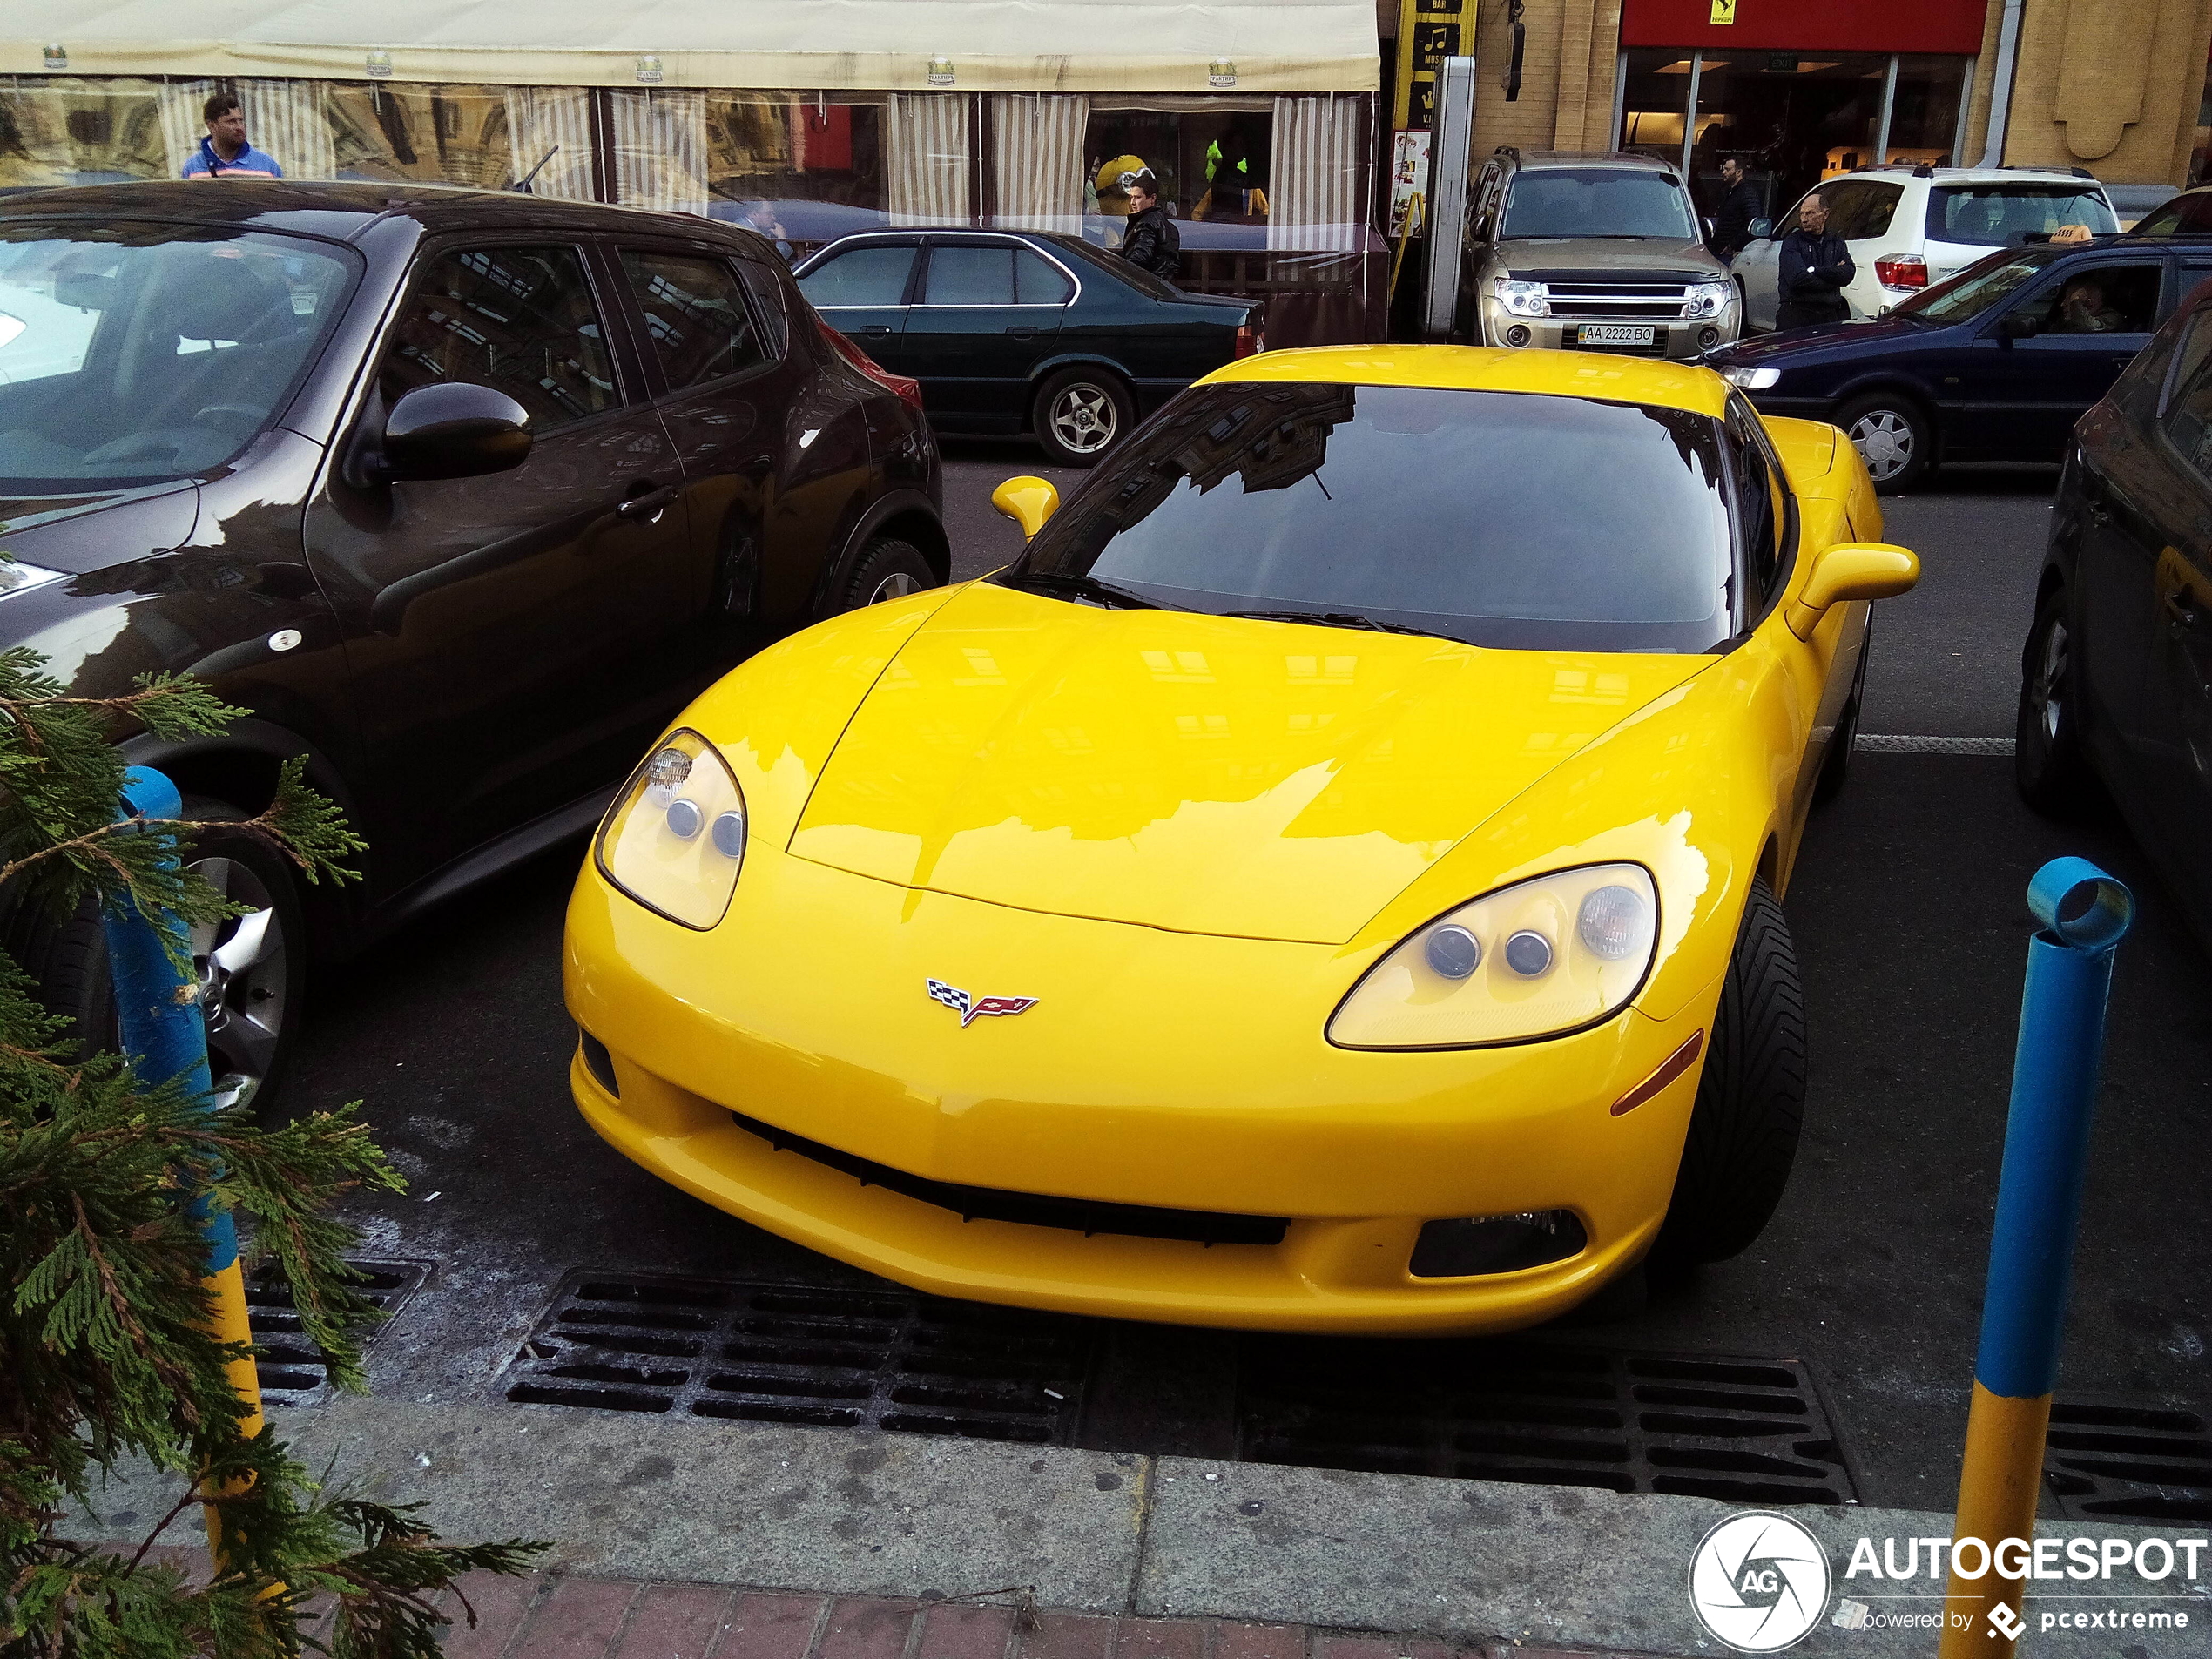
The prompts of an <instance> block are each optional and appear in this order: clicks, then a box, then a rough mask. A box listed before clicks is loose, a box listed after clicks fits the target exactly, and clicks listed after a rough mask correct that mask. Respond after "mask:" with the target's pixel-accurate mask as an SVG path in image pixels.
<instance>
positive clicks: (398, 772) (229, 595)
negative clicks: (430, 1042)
mask: <svg viewBox="0 0 2212 1659" xmlns="http://www.w3.org/2000/svg"><path fill="white" fill-rule="evenodd" d="M940 506H941V484H940V477H939V469H938V461H937V452H936V448H935V445H934V441H933V439H932V437H931V435H930V433H929V429H928V427H927V423H926V422H925V421H923V419H922V418H921V410H920V407H919V398H918V395H917V394H916V392H915V388H914V386H913V384H912V383H911V382H904V381H892V380H890V379H889V378H888V377H885V376H883V374H882V371H881V370H880V369H874V368H873V367H872V366H870V367H868V368H861V367H859V366H856V365H855V364H854V363H853V361H850V360H849V359H848V357H847V356H846V349H845V347H844V346H843V342H842V341H839V340H838V338H837V336H835V335H833V334H830V333H829V332H828V331H827V330H826V328H824V327H822V326H821V325H820V323H819V320H817V319H816V318H815V316H814V314H813V312H812V311H810V310H809V309H808V307H807V305H806V300H805V299H804V298H803V297H802V296H801V295H800V294H799V291H798V288H797V287H796V286H795V285H794V284H793V283H792V280H791V278H790V276H789V273H786V271H785V270H784V268H783V266H782V263H781V261H780V260H778V259H777V257H776V255H775V253H774V251H773V250H772V248H771V247H770V246H769V245H768V244H767V243H765V242H764V241H762V240H761V239H759V238H758V237H755V236H752V235H751V234H749V233H744V232H740V231H736V230H732V229H725V228H723V227H720V226H712V225H710V224H707V223H705V221H703V220H699V219H690V218H682V217H678V216H676V215H672V214H671V215H664V214H654V213H640V212H627V211H623V210H617V209H613V208H602V207H594V206H583V205H577V204H570V203H563V202H557V201H553V200H550V199H542V198H538V199H534V198H531V197H529V196H520V195H511V194H490V193H483V192H468V191H456V190H442V189H430V188H422V187H416V186H408V185H401V186H390V185H328V184H254V185H212V186H211V185H205V184H183V183H178V184H146V185H106V186H103V187H100V188H97V189H86V190H66V191H49V192H32V193H28V194H24V195H18V196H15V197H12V198H10V199H9V200H8V201H7V202H6V203H5V205H4V206H3V207H0V554H4V555H5V556H6V560H7V561H8V562H7V563H5V564H4V565H0V644H6V645H10V646H28V647H30V648H31V649H33V650H36V651H38V652H39V653H40V654H41V655H43V656H44V657H45V658H48V659H49V661H50V662H51V664H52V671H53V672H54V674H55V675H56V676H57V678H60V679H61V680H62V681H63V682H64V684H65V685H67V686H68V687H69V688H70V690H71V692H72V693H73V694H75V695H78V696H81V697H106V696H113V695H115V694H117V693H118V692H122V691H127V690H128V689H129V688H130V686H131V685H132V681H133V678H134V677H136V676H138V675H140V674H145V673H151V672H158V671H164V670H176V671H190V672H192V673H197V674H199V675H202V676H204V677H206V678H208V679H210V680H212V682H213V684H214V686H215V688H216V690H217V691H219V692H220V693H221V695H222V696H223V697H224V698H226V700H228V701H229V702H231V703H233V704H235V705H241V706H243V707H244V708H245V709H246V710H247V711H248V714H247V718H245V719H243V720H241V721H239V723H238V724H237V725H236V726H234V727H233V729H232V731H231V732H230V733H229V734H228V735H227V736H226V737H224V738H220V739H214V740H208V741H205V742H198V743H190V744H183V745H177V744H163V743H157V742H155V741H153V740H152V739H151V738H148V737H146V736H144V735H141V736H139V737H138V738H132V739H131V740H130V741H129V742H127V743H126V744H125V754H126V755H127V757H128V758H129V759H132V760H137V761H142V762H144V763H145V764H147V765H156V766H159V767H161V768H163V769H164V770H165V771H167V772H169V773H170V774H171V775H172V777H173V778H174V779H176V781H177V783H178V784H179V786H180V787H181V788H182V789H183V791H184V792H185V799H186V804H187V806H188V809H189V810H190V811H191V812H192V813H193V814H194V815H195V816H199V817H204V818H213V819H240V818H246V817H250V816H251V815H253V813H257V812H259V811H260V809H261V807H262V806H265V805H266V803H267V801H268V799H269V795H270V792H271V789H272V787H273V783H274V779H275V777H276V773H277V769H278V767H279V766H280V765H281V764H282V763H283V762H284V761H286V760H287V759H291V758H293V757H295V756H297V757H302V758H304V759H305V760H306V763H307V779H308V780H309V781H310V782H311V783H312V784H313V785H314V786H316V787H317V788H319V789H320V790H322V791H323V792H325V793H327V794H328V795H331V796H333V797H334V798H335V799H337V800H338V801H339V802H340V804H341V806H343V807H344V808H345V810H346V812H347V814H348V816H349V817H350V818H351V819H352V821H353V823H354V826H355V827H356V828H358V829H359V830H360V831H361V833H363V834H364V835H365V836H366V837H367V838H368V843H369V848H368V853H367V855H366V856H365V858H364V859H363V860H361V862H362V865H363V868H364V873H365V874H366V876H367V880H366V881H365V883H363V884H362V885H361V886H360V887H346V888H343V889H340V890H338V891H335V892H334V891H330V890H329V889H328V888H327V887H323V888H314V889H307V890H305V891H303V890H302V889H301V888H300V886H299V884H298V883H297V882H296V880H294V877H293V871H292V869H291V867H290V866H289V865H288V864H287V861H286V860H283V859H281V858H278V857H274V856H273V855H272V854H271V853H270V851H269V849H268V847H267V846H266V844H265V843H263V842H262V841H260V840H258V839H257V838H255V837H253V836H251V835H247V834H242V833H227V834H226V833H220V832H214V833H205V834H203V835H202V836H201V837H200V838H199V840H198V842H197V843H196V850H195V852H194V853H193V857H194V859H195V860H196V861H198V862H199V864H200V865H201V867H203V868H204V869H205V870H206V872H207V873H208V874H209V876H210V878H211V879H212V880H215V881H216V882H217V884H218V885H219V887H223V888H224V889H225V890H226V891H227V892H228V893H229V894H230V896H231V897H232V898H233V900H238V901H239V902H240V903H242V904H244V905H245V906H246V907H248V911H249V914H247V915H246V917H244V918H243V919H241V920H239V921H233V922H228V923H226V924H225V925H224V927H222V928H221V929H220V930H219V931H217V930H212V929H211V930H209V931H208V933H207V934H206V936H205V937H202V938H199V939H196V940H195V941H194V954H195V955H196V956H197V957H198V958H199V972H200V977H201V985H202V1007H203V1008H205V1010H206V1015H207V1019H208V1025H209V1040H210V1046H211V1049H212V1058H213V1064H214V1070H215V1073H216V1075H217V1076H218V1078H219V1080H220V1087H222V1088H223V1089H225V1090H226V1092H228V1093H229V1094H231V1095H232V1096H234V1097H243V1096H246V1094H248V1093H250V1092H251V1091H253V1090H254V1089H257V1088H260V1087H262V1086H264V1085H265V1084H266V1082H267V1081H268V1080H269V1079H270V1078H271V1077H273V1076H274V1075H275V1073H276V1071H277V1069H278V1068H279V1066H280V1064H281V1062H282V1059H283V1055H284V1049H285V1046H286V1040H287V1036H288V1035H289V1034H290V1031H291V1029H292V1028H293V1025H294V1023H295V1022H296V1016H297V1014H298V1008H299V1001H300V987H301V979H300V974H301V968H302V963H303V961H304V958H305V956H306V954H307V951H308V949H309V948H311V947H313V948H335V947H341V946H344V945H347V944H352V943H358V942H359V941H361V940H363V939H365V938H367V937H369V936H371V935H372V934H374V933H375V932H377V931H379V930H380V929H382V928H384V927H389V926H390V925H392V924H393V923H395V922H396V921H400V920H401V919H402V918H405V917H408V916H410V915H413V914H416V913H418V912H419V911H420V910H421V909H422V908H423V907H425V906H428V905H429V904H431V903H433V902H434V901H435V900H440V899H442V898H444V897H446V896H448V894H453V893H455V891H457V890H459V889H460V888H461V887H464V886H466V885H468V884H469V883H470V882H473V881H476V880H481V879H482V878H483V877H485V876H487V875H489V874H491V873H495V872H496V871H498V870H499V869H502V868H503V867H506V866H508V865H509V864H511V863H513V862H515V861H516V860H519V859H522V858H523V857H526V856H528V855H529V854H530V853H535V852H536V851H538V850H540V849H542V848H543V847H545V846H548V845H550V843H552V842H554V841H555V840H559V839H561V838H563V837H565V836H569V835H572V834H575V833H578V832H580V831H582V830H583V829H585V828H587V827H588V826H590V825H591V824H592V823H593V822H595V821H596V820H597V818H598V817H599V815H600V813H601V812H602V811H603V809H604V806H605V805H606V802H607V800H608V799H609V798H610V794H611V792H612V790H613V788H614V786H616V785H617V783H619V782H620V780H621V779H623V778H624V776H625V775H626V774H627V772H629V771H630V769H631V766H632V765H634V764H635V763H636V761H637V757H638V755H639V754H640V753H641V752H643V751H644V748H645V747H646V746H647V745H649V744H650V743H651V739H652V738H653V737H654V735H655V734H656V733H657V732H659V730H660V729H661V728H662V726H663V725H664V724H665V722H666V721H667V720H668V719H669V718H671V716H672V715H673V714H674V713H675V712H676V711H678V709H680V708H681V707H682V706H683V705H684V704H685V702H686V701H687V700H689V699H690V698H691V696H692V695H693V694H694V693H695V692H696V691H698V690H699V689H701V688H702V687H704V686H705V685H709V684H711V682H713V681H714V680H715V679H717V678H719V677H720V676H721V675H723V674H724V673H725V672H726V671H728V670H729V669H730V668H731V666H732V664H735V663H737V662H738V660H740V659H741V658H744V657H745V656H747V655H748V654H749V653H751V652H752V651H756V650H758V649H759V648H760V647H761V646H762V645H764V644H766V643H768V642H769V641H771V640H772V639H774V638H776V637H779V635H782V634H785V633H787V632H789V631H792V629H794V628H797V627H799V626H801V625H803V624H806V623H807V622H809V621H811V620H813V618H815V617H820V616H823V615H825V614H826V613H828V612H832V611H836V610H845V609H847V608H849V607H851V606H853V605H857V604H867V603H868V602H870V601H871V600H874V599H879V598H888V597H896V596H897V595H900V594H903V593H910V592H913V591H914V590H917V589H919V588H921V587H925V586H929V585H932V584H934V583H941V582H942V581H943V580H944V579H945V577H946V576H947V573H948V548H947V545H946V541H945V536H944V532H943V530H942V529H941V522H940V519H941V516H940ZM0 913H3V914H4V921H3V923H0V925H4V926H5V927H6V929H7V937H8V940H9V942H10V946H11V948H13V950H14V954H16V956H17V960H19V961H23V962H24V963H25V965H26V966H28V967H30V968H31V969H32V971H33V972H34V973H36V974H38V975H39V976H40V978H41V980H42V982H43V987H44V992H45V995H46V996H47V1000H48V1001H49V1002H50V1004H51V1005H52V1006H54V1007H56V1008H57V1010H58V1011H60V1012H63V1013H66V1014H68V1015H71V1016H72V1017H73V1018H75V1019H76V1020H77V1021H78V1025H77V1029H78V1031H79V1032H80V1033H84V1034H85V1035H87V1036H89V1037H91V1038H94V1039H98V1037H99V1036H101V1035H103V1034H105V1033H111V1032H112V1031H113V1029H114V1015H113V1010H112V1006H111V1002H110V1001H109V998H108V994H107V986H106V971H105V959H104V956H103V954H102V944H101V936H100V927H99V922H98V916H97V915H96V914H94V913H92V912H91V909H90V908H89V907H88V908H86V909H84V910H81V911H79V912H78V914H76V915H74V916H57V915H51V914H42V913H41V912H40V911H39V910H38V909H37V907H35V906H33V905H31V904H30V903H29V902H28V901H27V900H26V899H25V897H24V895H23V894H20V893H0Z"/></svg>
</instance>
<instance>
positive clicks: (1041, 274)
mask: <svg viewBox="0 0 2212 1659" xmlns="http://www.w3.org/2000/svg"><path fill="white" fill-rule="evenodd" d="M1014 297H1015V299H1016V300H1018V301H1020V302H1021V303H1022V305H1025V306H1064V305H1066V304H1067V303H1068V301H1069V300H1072V299H1074V298H1075V297H1076V285H1075V284H1074V283H1072V282H1070V281H1069V280H1068V273H1066V272H1065V271H1062V269H1061V268H1060V267H1059V266H1056V265H1055V264H1054V263H1053V262H1052V261H1051V260H1048V259H1047V258H1045V257H1044V255H1043V254H1042V253H1035V252H1033V251H1032V250H1030V249H1028V248H1026V247H1025V248H1023V249H1022V250H1021V251H1020V252H1019V253H1015V256H1014Z"/></svg>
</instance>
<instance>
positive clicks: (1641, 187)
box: [1460, 147, 1743, 362]
mask: <svg viewBox="0 0 2212 1659" xmlns="http://www.w3.org/2000/svg"><path fill="white" fill-rule="evenodd" d="M1461 269H1462V270H1463V271H1464V272H1465V273H1467V274H1466V275H1465V276H1464V277H1463V278H1462V279H1461V281H1462V287H1461V292H1460V298H1461V301H1462V304H1461V315H1462V317H1463V318H1465V319H1467V333H1468V337H1469V338H1470V339H1472V340H1473V341H1474V342H1475V343H1476V344H1478V345H1483V346H1508V347H1521V346H1548V347H1554V348H1556V349H1560V350H1565V351H1602V352H1615V353H1621V354H1626V355H1628V356H1631V357H1666V358H1672V359H1673V360H1675V361H1677V362H1683V361H1689V359H1691V358H1694V357H1696V355H1697V354H1699V353H1700V352H1703V351H1709V350H1710V349H1711V348H1712V347H1715V346H1718V345H1722V344H1723V343H1724V342H1726V341H1731V340H1734V339H1735V338H1736V337H1737V334H1740V333H1742V332H1743V301H1742V295H1741V294H1740V293H1739V292H1738V290H1737V287H1736V284H1735V282H1734V281H1733V280H1731V279H1730V276H1729V273H1728V267H1727V266H1724V265H1723V264H1722V263H1721V262H1720V260H1716V259H1715V258H1714V257H1713V255H1712V253H1710V251H1709V250H1708V249H1707V247H1706V246H1705V241H1704V237H1703V226H1701V224H1700V222H1699V220H1698V217H1697V208H1696V204H1695V203H1694V202H1693V201H1692V200H1691V199H1690V195H1689V190H1688V188H1687V187H1685V186H1684V185H1683V181H1682V177H1681V175H1680V174H1678V173H1677V172H1676V171H1675V170H1674V168H1672V167H1670V166H1669V165H1667V164H1666V163H1665V162H1663V161H1656V160H1654V159H1652V158H1650V157H1649V156H1637V155H1625V154H1611V153H1580V152H1571V151H1534V152H1528V153H1526V154H1524V153H1522V152H1521V151H1518V150H1514V149H1513V148H1511V147H1506V148H1501V149H1500V150H1499V151H1498V152H1497V153H1496V154H1494V155H1493V156H1492V157H1491V158H1490V159H1489V160H1488V161H1487V162H1485V163H1484V164H1483V165H1482V171H1481V172H1480V174H1478V175H1477V176H1476V179H1475V180H1474V187H1473V189H1472V191H1471V192H1469V196H1468V206H1467V258H1466V260H1465V261H1464V263H1463V264H1462V266H1461Z"/></svg>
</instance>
